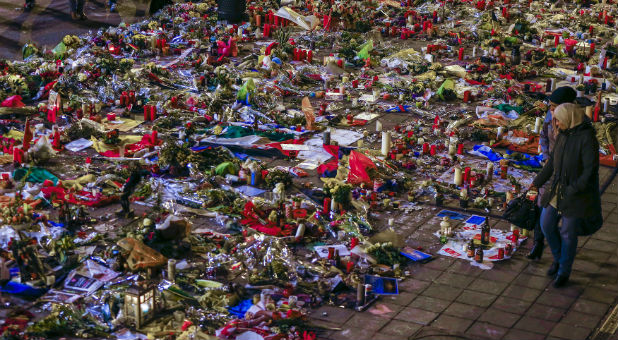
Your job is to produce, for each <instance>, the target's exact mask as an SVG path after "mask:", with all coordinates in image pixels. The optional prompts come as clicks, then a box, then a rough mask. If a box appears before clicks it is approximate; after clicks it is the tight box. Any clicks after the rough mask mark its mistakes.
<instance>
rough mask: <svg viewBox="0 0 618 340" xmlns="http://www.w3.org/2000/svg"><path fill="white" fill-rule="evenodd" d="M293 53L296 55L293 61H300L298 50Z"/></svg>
mask: <svg viewBox="0 0 618 340" xmlns="http://www.w3.org/2000/svg"><path fill="white" fill-rule="evenodd" d="M292 53H293V54H294V57H293V60H294V61H298V48H295V49H294V51H293V52H292Z"/></svg>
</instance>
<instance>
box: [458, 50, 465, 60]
mask: <svg viewBox="0 0 618 340" xmlns="http://www.w3.org/2000/svg"><path fill="white" fill-rule="evenodd" d="M463 56H464V49H463V47H460V48H459V56H458V57H459V60H460V61H461V60H463Z"/></svg>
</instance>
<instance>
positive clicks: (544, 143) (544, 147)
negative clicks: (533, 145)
mask: <svg viewBox="0 0 618 340" xmlns="http://www.w3.org/2000/svg"><path fill="white" fill-rule="evenodd" d="M551 120H552V115H551V111H550V110H547V114H546V115H545V120H544V121H543V128H542V129H541V136H540V139H539V143H540V144H541V155H542V156H543V160H547V159H549V134H550V133H554V132H553V129H552V126H551Z"/></svg>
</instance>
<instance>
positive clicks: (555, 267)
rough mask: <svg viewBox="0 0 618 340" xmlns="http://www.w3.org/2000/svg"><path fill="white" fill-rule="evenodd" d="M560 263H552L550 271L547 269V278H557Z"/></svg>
mask: <svg viewBox="0 0 618 340" xmlns="http://www.w3.org/2000/svg"><path fill="white" fill-rule="evenodd" d="M558 266H559V265H558V262H552V263H551V266H549V269H547V276H555V275H556V273H557V272H558Z"/></svg>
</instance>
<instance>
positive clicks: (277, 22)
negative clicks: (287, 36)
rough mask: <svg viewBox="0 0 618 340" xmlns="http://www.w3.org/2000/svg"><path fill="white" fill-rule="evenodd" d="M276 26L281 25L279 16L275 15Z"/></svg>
mask: <svg viewBox="0 0 618 340" xmlns="http://www.w3.org/2000/svg"><path fill="white" fill-rule="evenodd" d="M274 19H275V26H279V17H278V16H276V15H275V18H274Z"/></svg>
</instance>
